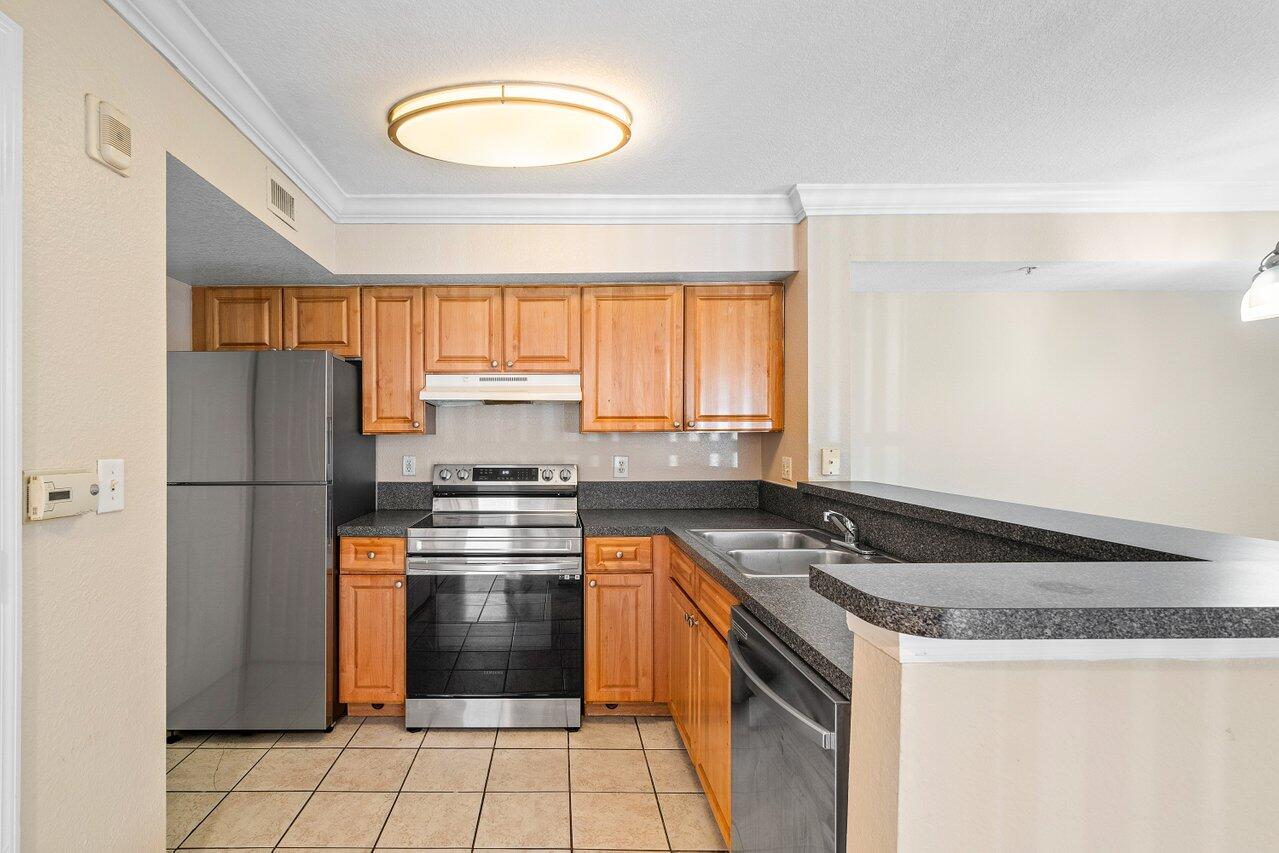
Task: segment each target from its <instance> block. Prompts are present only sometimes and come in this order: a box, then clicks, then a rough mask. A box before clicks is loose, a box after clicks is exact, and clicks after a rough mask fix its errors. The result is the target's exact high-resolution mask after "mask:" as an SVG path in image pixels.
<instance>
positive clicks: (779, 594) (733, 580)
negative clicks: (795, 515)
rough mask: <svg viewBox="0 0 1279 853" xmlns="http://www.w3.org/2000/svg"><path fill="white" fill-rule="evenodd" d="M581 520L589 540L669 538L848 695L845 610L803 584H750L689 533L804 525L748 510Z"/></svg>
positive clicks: (612, 514)
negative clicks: (607, 537)
mask: <svg viewBox="0 0 1279 853" xmlns="http://www.w3.org/2000/svg"><path fill="white" fill-rule="evenodd" d="M581 516H582V526H583V528H584V531H585V535H587V536H653V535H657V534H662V533H665V534H667V535H668V536H670V537H671V539H672V540H674V541H675V542H676V543H677V544H678V545H679V547H680V550H682V551H683V552H684V553H686V554H688V555H689V557H691V558H692V559H693V561H694V562H696V563H697V564H698V565H699V566H701V567H702V568H703V569H705V570H706V571H707V572H708V573H709V574H710V575H711V577H713V578H715V580H717V581H718V582H719V583H720V584H721V585H722V586H723V587H724V588H725V589H727V590H728V591H729V592H731V593H733V595H734V596H736V597H737V599H738V600H740V601H741V602H742V604H743V606H745V607H746V609H747V610H749V611H750V612H751V613H752V614H753V615H754V616H755V617H756V618H758V619H759V620H760V621H761V622H763V623H764V624H765V625H767V626H768V627H769V629H770V630H771V631H772V632H773V633H774V634H776V635H777V636H778V638H779V639H781V641H782V642H784V643H785V644H786V645H787V646H788V647H789V648H790V649H791V650H792V651H794V652H795V654H797V655H799V656H800V658H801V659H803V660H804V661H805V662H806V663H807V664H808V665H809V666H811V667H812V668H813V669H815V670H816V671H817V672H818V673H819V674H820V675H821V676H822V677H823V678H825V679H826V680H827V681H829V682H830V684H831V686H832V687H834V688H835V689H836V690H838V691H839V692H840V693H842V694H843V695H844V696H851V695H852V689H853V688H852V667H853V635H852V633H851V632H850V631H849V630H848V622H847V620H846V618H845V616H844V610H843V608H841V607H840V606H839V605H838V604H835V603H834V602H831V601H827V600H826V599H825V598H823V597H822V596H820V595H818V594H817V593H815V592H813V590H812V589H810V588H809V584H808V581H807V580H805V579H804V578H748V577H746V576H745V575H743V574H742V573H741V571H740V570H739V569H738V568H737V567H736V566H735V565H734V564H733V563H731V562H729V561H728V560H727V559H726V558H724V557H722V556H720V555H719V554H718V553H717V552H716V551H714V550H712V549H711V548H710V547H709V546H708V545H707V544H706V543H704V542H703V541H702V540H701V539H700V538H699V537H697V536H694V535H693V534H691V533H690V532H689V531H690V530H699V529H717V528H719V529H750V528H762V529H767V528H773V527H790V528H794V527H803V526H804V525H802V524H796V523H795V522H794V521H791V520H790V519H788V518H783V517H781V516H779V515H770V514H769V513H766V512H760V511H758V510H749V509H719V510H688V509H679V510H669V509H668V510H661V509H639V510H583V511H582V512H581Z"/></svg>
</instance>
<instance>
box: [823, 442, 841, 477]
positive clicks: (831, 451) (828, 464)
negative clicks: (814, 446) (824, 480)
mask: <svg viewBox="0 0 1279 853" xmlns="http://www.w3.org/2000/svg"><path fill="white" fill-rule="evenodd" d="M838 473H839V448H838V447H823V448H822V476H823V477H832V476H834V475H836V474H838Z"/></svg>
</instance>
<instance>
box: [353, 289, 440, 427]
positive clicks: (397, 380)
mask: <svg viewBox="0 0 1279 853" xmlns="http://www.w3.org/2000/svg"><path fill="white" fill-rule="evenodd" d="M360 325H361V326H362V330H361V338H362V340H361V346H362V348H363V350H364V360H363V363H362V365H361V370H362V371H363V374H364V382H363V386H364V387H363V395H364V406H363V409H364V432H365V433H394V432H424V431H425V430H426V427H425V424H426V420H425V419H424V414H423V412H424V409H423V406H422V401H421V400H420V399H419V398H418V394H419V393H420V392H421V390H422V378H423V373H424V372H425V371H424V370H423V367H422V288H420V287H365V288H362V289H361V294H360Z"/></svg>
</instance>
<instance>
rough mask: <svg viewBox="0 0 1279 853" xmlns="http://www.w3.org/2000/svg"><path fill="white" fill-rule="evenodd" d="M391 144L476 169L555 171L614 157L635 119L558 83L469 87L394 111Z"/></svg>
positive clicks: (415, 98)
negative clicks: (544, 168)
mask: <svg viewBox="0 0 1279 853" xmlns="http://www.w3.org/2000/svg"><path fill="white" fill-rule="evenodd" d="M387 123H388V127H387V133H388V134H389V135H390V137H391V140H392V141H393V142H394V143H395V144H396V145H399V146H400V147H401V148H404V149H406V150H408V151H412V152H413V153H415V154H421V155H422V156H424V157H430V158H432V159H435V160H445V161H448V162H450V163H462V164H465V165H470V166H506V167H528V166H555V165H560V164H563V163H579V162H581V161H583V160H593V159H595V158H596V157H603V156H605V155H606V154H612V153H613V152H614V151H616V150H617V149H619V148H621V147H622V146H623V145H625V144H626V143H627V141H629V140H630V138H631V111H630V110H629V109H627V108H626V105H625V104H623V103H622V102H621V101H618V100H617V99H616V98H611V97H609V96H608V95H605V94H603V93H602V92H596V91H594V90H592V89H583V88H581V87H580V86H566V85H562V84H559V83H526V82H515V81H507V82H501V81H498V82H492V83H464V84H462V85H459V86H446V87H444V88H441V89H431V90H429V91H426V92H420V93H418V94H416V95H412V96H410V97H407V98H405V99H404V100H402V101H400V102H399V103H397V104H396V105H395V106H393V107H391V111H390V113H389V114H388V116H387Z"/></svg>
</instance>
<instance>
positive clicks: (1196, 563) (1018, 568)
mask: <svg viewBox="0 0 1279 853" xmlns="http://www.w3.org/2000/svg"><path fill="white" fill-rule="evenodd" d="M801 488H803V489H804V490H805V491H809V492H811V493H813V494H820V495H823V496H825V497H837V498H838V499H840V500H845V501H848V502H849V503H853V504H861V505H865V506H876V507H880V508H882V507H883V506H885V505H886V504H892V505H893V506H894V508H895V510H896V511H900V512H903V513H905V514H911V515H914V516H916V517H921V518H928V519H929V520H936V521H940V522H942V523H947V524H957V523H964V524H972V525H974V526H976V525H980V524H987V525H1000V526H1011V527H1017V528H1019V530H1021V531H1028V533H1027V534H1025V535H1030V534H1033V533H1035V532H1039V533H1045V534H1048V535H1056V536H1073V537H1085V538H1090V539H1097V540H1099V541H1109V542H1115V543H1117V544H1118V545H1120V546H1124V547H1129V548H1133V549H1137V552H1142V553H1152V552H1163V553H1166V554H1172V555H1175V556H1176V557H1177V558H1180V559H1177V560H1176V561H1168V560H1159V559H1128V560H1125V561H1123V562H1072V563H1043V562H1038V563H1025V562H1017V563H1013V562H1005V563H993V562H992V563H903V564H897V565H882V564H881V565H845V566H833V565H832V566H814V567H812V570H811V572H812V574H811V578H810V583H811V586H812V588H813V589H814V590H816V591H817V592H819V593H821V594H822V595H823V596H825V597H826V598H828V599H830V600H831V601H832V602H835V603H837V604H838V605H840V606H841V607H842V608H844V609H846V610H847V611H848V612H850V613H852V614H853V615H854V616H856V617H857V618H859V619H862V620H864V621H866V622H869V623H870V624H872V625H875V626H878V627H880V628H885V629H887V630H890V631H896V632H898V633H902V634H913V635H916V636H922V637H932V638H938V639H954V640H986V639H1016V640H1022V639H1171V638H1214V637H1219V638H1241V637H1279V542H1271V541H1269V540H1264V539H1252V538H1248V537H1243V536H1229V535H1226V534H1218V533H1209V532H1205V531H1198V530H1186V529H1183V528H1177V527H1168V526H1165V525H1157V524H1147V523H1144V522H1136V521H1126V520H1123V519H1113V518H1106V517H1104V516H1093V515H1086V514H1083V513H1072V512H1063V511H1060V510H1052V509H1045V508H1042V507H1033V506H1024V505H1021V504H1010V503H1005V502H1002V501H988V500H982V499H978V498H969V497H964V496H961V495H947V494H944V493H940V492H928V491H923V490H920V489H908V488H903V487H898V486H887V485H884V484H880V483H818V484H808V483H805V484H803V485H802V486H801ZM959 516H962V518H959V519H958V520H957V517H959ZM930 517H931V518H930ZM965 519H966V520H965ZM1019 535H1022V534H1019ZM1135 553H1136V552H1135Z"/></svg>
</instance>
